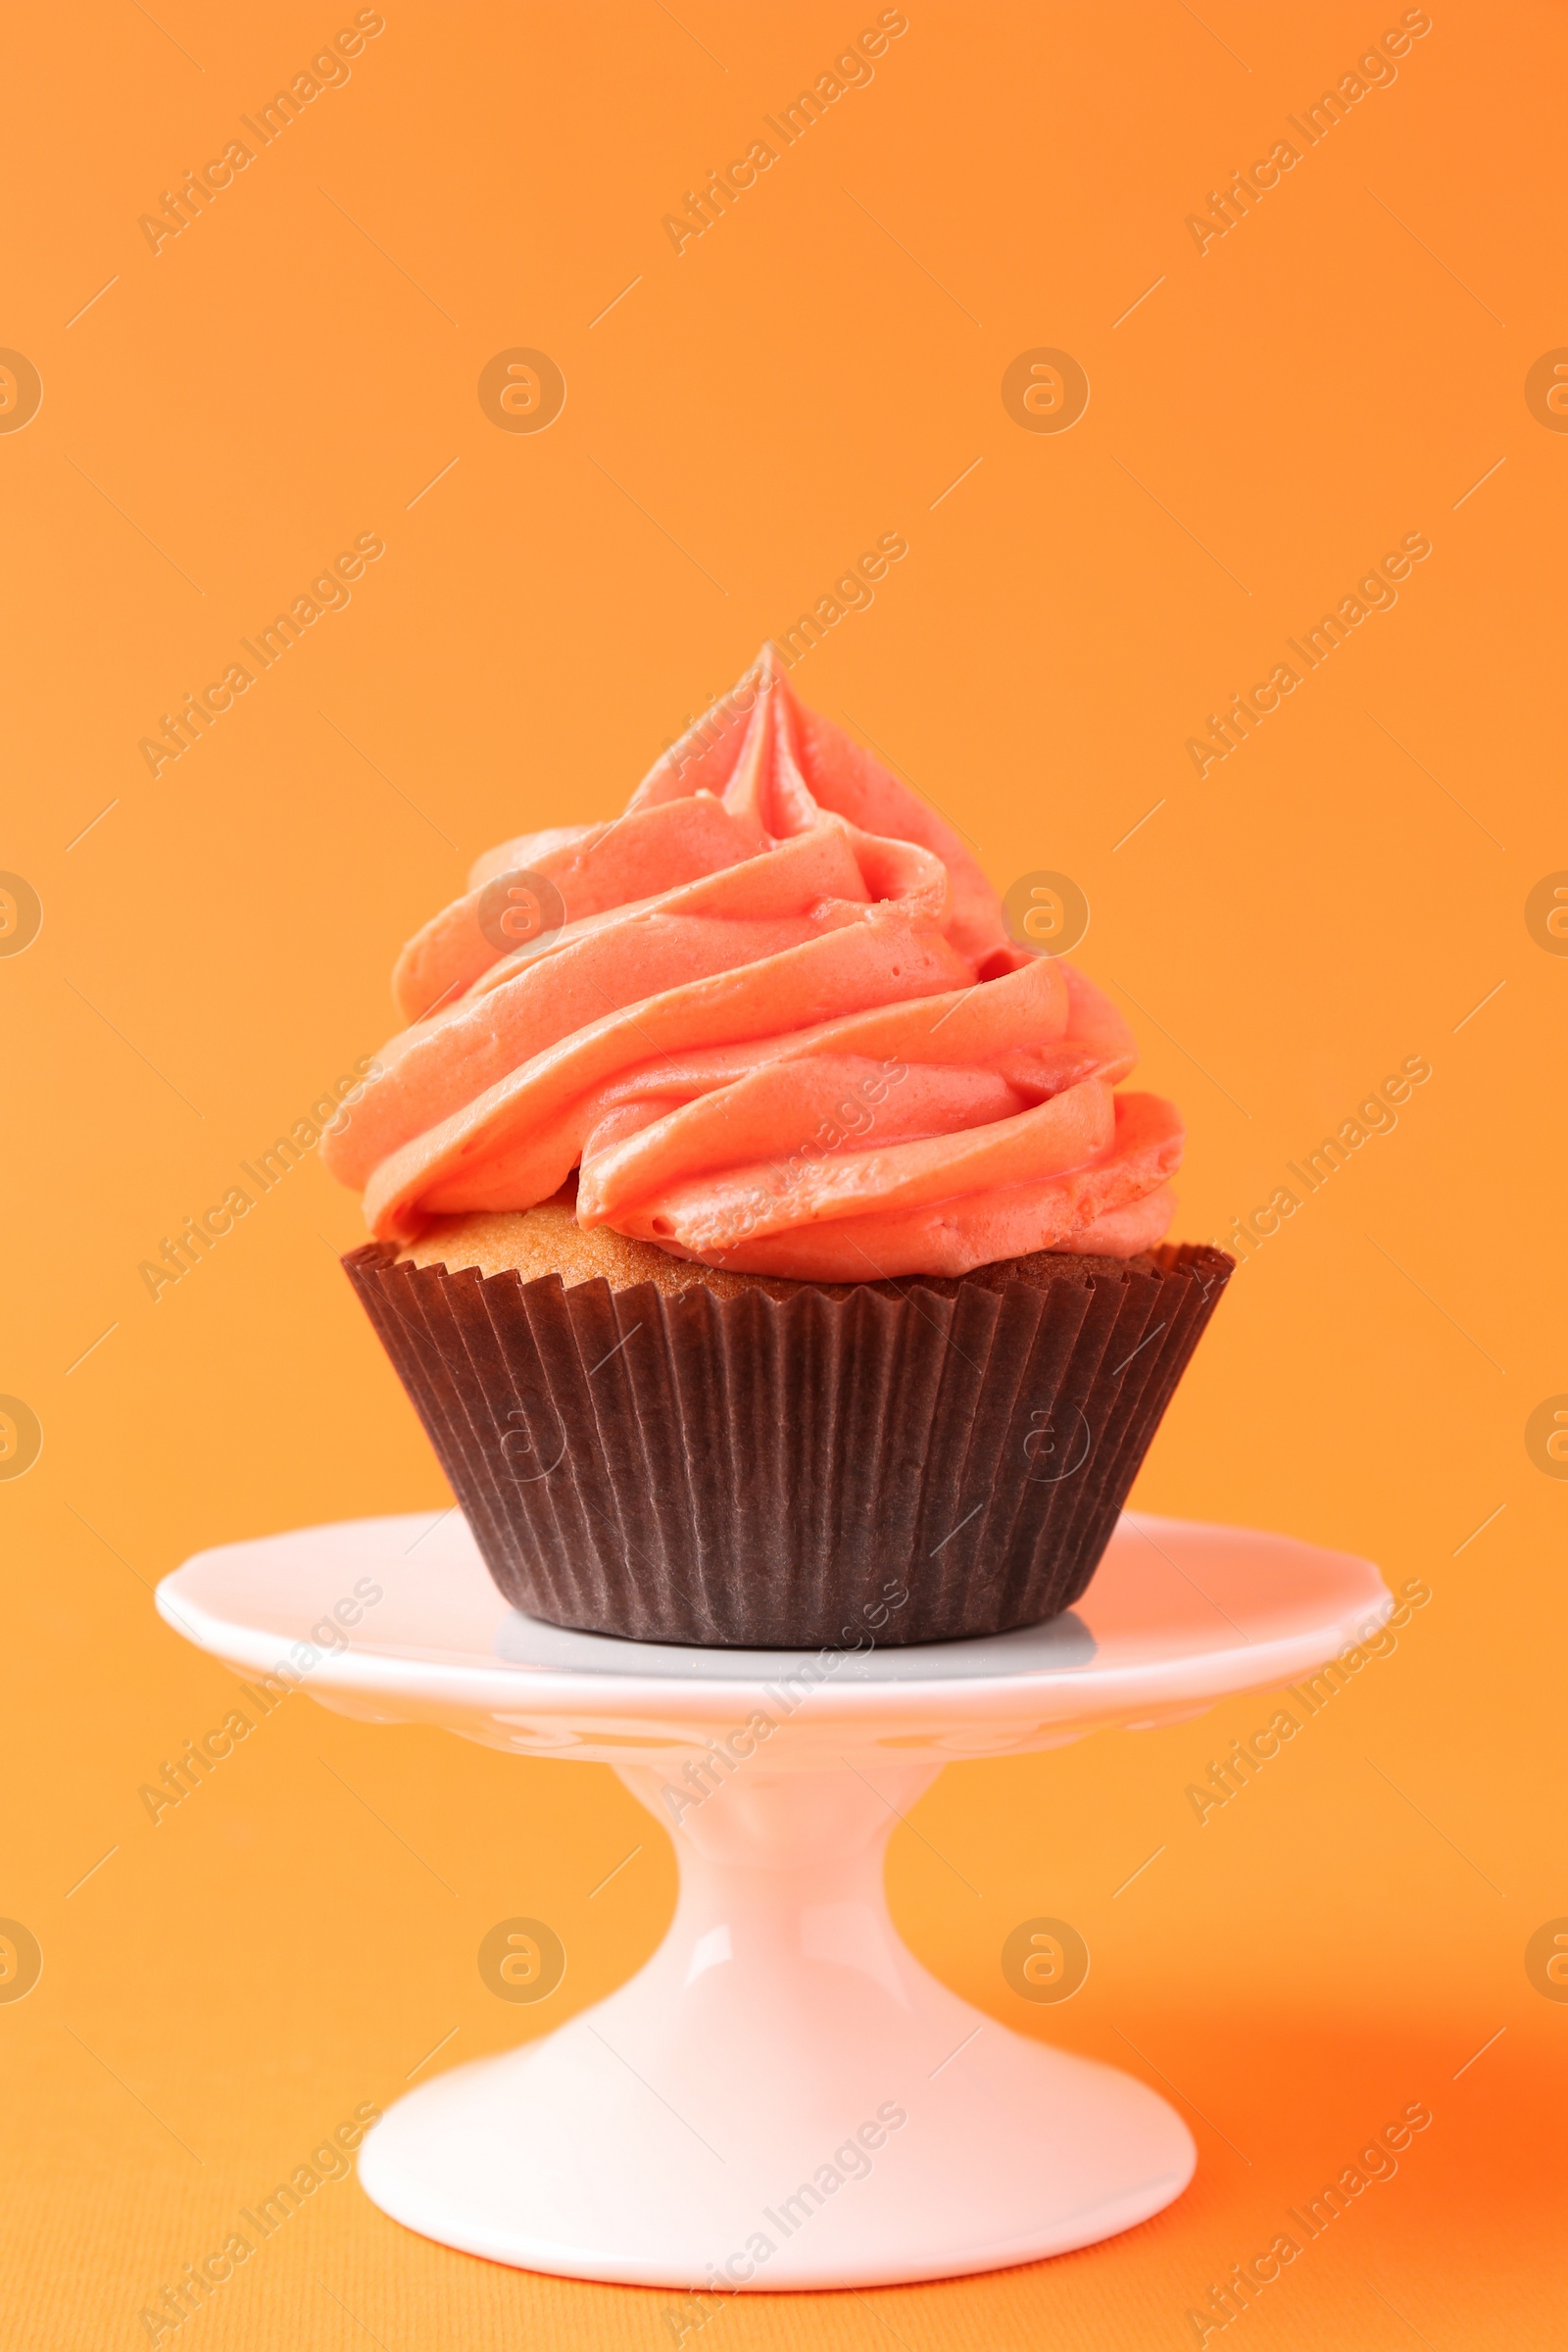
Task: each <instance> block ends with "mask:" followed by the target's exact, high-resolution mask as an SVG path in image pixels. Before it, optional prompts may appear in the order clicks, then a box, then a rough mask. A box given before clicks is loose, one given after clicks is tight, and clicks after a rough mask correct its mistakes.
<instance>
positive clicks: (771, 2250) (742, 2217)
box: [158, 1511, 1394, 2294]
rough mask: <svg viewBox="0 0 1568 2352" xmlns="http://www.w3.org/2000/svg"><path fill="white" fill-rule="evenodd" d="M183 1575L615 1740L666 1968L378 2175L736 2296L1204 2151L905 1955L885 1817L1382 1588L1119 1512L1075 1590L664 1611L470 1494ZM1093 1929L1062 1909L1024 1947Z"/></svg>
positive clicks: (401, 2194)
mask: <svg viewBox="0 0 1568 2352" xmlns="http://www.w3.org/2000/svg"><path fill="white" fill-rule="evenodd" d="M356 1588H358V1593H356ZM369 1592H374V1593H377V1594H378V1597H377V1598H376V1599H374V1600H373V1601H367V1599H366V1595H367V1593H369ZM158 1603H159V1607H160V1609H161V1610H162V1611H163V1613H164V1615H165V1617H167V1618H168V1620H169V1621H170V1623H171V1624H172V1625H173V1626H175V1627H176V1628H177V1629H178V1630H179V1631H180V1632H181V1633H183V1634H184V1635H186V1636H187V1637H188V1639H190V1640H191V1641H193V1642H197V1643H198V1644H199V1645H200V1646H201V1647H202V1648H204V1649H208V1650H212V1651H215V1652H216V1653H217V1655H218V1656H220V1657H221V1658H224V1659H226V1660H227V1661H228V1662H229V1663H230V1664H231V1665H233V1666H236V1667H238V1668H239V1669H240V1670H241V1672H242V1673H245V1674H249V1675H256V1674H279V1675H283V1676H289V1675H291V1676H292V1677H293V1678H294V1679H295V1680H296V1681H298V1682H300V1683H301V1684H302V1685H303V1687H304V1688H306V1689H308V1690H309V1691H310V1692H311V1694H312V1696H313V1697H315V1698H318V1699H319V1700H321V1702H322V1703H323V1704H324V1705H326V1706H328V1707H331V1708H333V1709H335V1710H336V1711H337V1712H338V1713H340V1714H345V1715H352V1716H356V1717H358V1718H359V1719H361V1720H362V1721H366V1722H370V1723H432V1724H440V1725H443V1726H444V1727H445V1728H446V1729H447V1730H449V1731H454V1732H459V1733H462V1734H463V1735H464V1737H465V1738H466V1739H470V1740H480V1741H482V1742H483V1743H484V1744H485V1745H486V1746H490V1747H502V1748H507V1749H509V1750H511V1751H512V1752H513V1753H514V1754H516V1755H528V1756H550V1757H553V1758H555V1759H557V1760H570V1759H578V1760H581V1761H582V1762H584V1763H596V1764H610V1765H612V1766H613V1768H614V1770H615V1771H616V1772H617V1773H618V1774H619V1776H620V1778H621V1779H622V1780H623V1781H624V1782H625V1784H626V1786H627V1787H628V1788H629V1789H631V1790H632V1791H633V1793H634V1794H635V1795H636V1796H637V1797H638V1798H639V1799H640V1800H641V1802H642V1803H643V1804H645V1805H646V1806H647V1808H648V1810H649V1811H650V1812H651V1813H652V1815H653V1816H654V1818H655V1820H656V1821H658V1822H660V1823H661V1824H662V1826H663V1827H664V1828H665V1829H666V1830H668V1831H669V1832H670V1834H671V1836H672V1838H673V1840H674V1844H675V1849H676V1854H677V1857H678V1861H679V1867H680V1875H681V1886H680V1897H679V1901H678V1903H677V1906H676V1910H675V1916H674V1919H673V1922H672V1923H671V1926H670V1929H669V1933H668V1935H667V1936H666V1937H665V1938H664V1941H663V1943H662V1945H661V1946H660V1948H659V1950H658V1951H657V1952H656V1953H655V1954H654V1956H653V1958H652V1959H651V1960H650V1961H649V1962H648V1963H647V1965H646V1966H645V1967H644V1968H643V1969H641V1970H640V1971H639V1972H638V1974H637V1975H636V1976H635V1977H633V1978H632V1979H631V1981H630V1982H629V1983H628V1984H626V1985H622V1986H621V1987H620V1989H619V1990H618V1991H617V1992H614V1993H613V1994H612V1995H611V1996H610V1998H609V1999H608V2000H604V2001H600V2002H599V2003H598V2004H597V2005H596V2006H595V2007H593V2008H591V2009H587V2010H584V2011H582V2012H581V2013H580V2014H579V2015H577V2016H575V2017H573V2018H571V2019H570V2020H569V2021H568V2022H567V2023H566V2024H564V2025H563V2026H560V2027H558V2028H557V2029H556V2031H555V2032H553V2033H549V2034H544V2035H542V2036H539V2037H536V2038H535V2039H533V2040H531V2041H528V2042H526V2043H524V2044H523V2045H522V2046H521V2047H519V2048H518V2049H516V2050H515V2051H512V2052H509V2053H507V2054H505V2055H503V2056H501V2057H492V2058H483V2059H479V2060H477V2061H475V2062H474V2063H472V2064H470V2065H467V2066H460V2067H455V2068H454V2069H453V2070H452V2071H451V2072H450V2073H447V2074H444V2075H440V2076H437V2077H436V2078H435V2079H434V2080H432V2081H431V2082H427V2083H425V2084H423V2085H421V2086H420V2087H419V2088H418V2089H417V2090H415V2091H412V2092H411V2093H409V2094H408V2096H406V2097H404V2098H402V2099H399V2100H398V2102H397V2103H396V2105H395V2106H393V2107H392V2108H391V2109H390V2110H389V2111H388V2113H387V2114H386V2116H385V2117H384V2118H383V2120H382V2121H381V2122H380V2123H378V2124H377V2125H376V2126H375V2128H374V2129H373V2130H372V2131H370V2132H369V2134H368V2137H367V2138H366V2141H365V2144H364V2147H363V2149H362V2152H361V2155H360V2178H361V2180H362V2181H363V2183H364V2186H365V2188H366V2190H367V2191H368V2194H369V2195H370V2196H371V2197H372V2198H373V2199H374V2201H375V2203H376V2204H377V2205H379V2206H381V2207H382V2209H383V2210H384V2211H385V2212H387V2213H389V2214H391V2215H392V2216H393V2217H394V2218H395V2219H396V2220H398V2221H400V2222H403V2223H405V2224H407V2226H408V2227H409V2228H410V2229H417V2230H419V2231H421V2232H422V2233H423V2234H424V2235H425V2236H426V2237H432V2238H436V2239H439V2240H440V2241H441V2242H442V2243H443V2244H446V2245H450V2246H459V2247H463V2248H465V2249H466V2251H467V2252H469V2253H473V2254H482V2255H487V2256H489V2257H490V2259H491V2260H492V2261H496V2262H505V2263H512V2264H515V2265H516V2266H518V2267H520V2268H523V2269H527V2270H537V2271H549V2272H555V2273H559V2274H563V2275H564V2276H567V2277H571V2278H602V2279H613V2280H621V2281H626V2282H630V2283H635V2284H640V2285H651V2286H664V2287H674V2288H697V2289H706V2290H708V2291H710V2292H717V2293H725V2294H727V2293H730V2292H733V2291H735V2290H736V2289H741V2288H779V2287H796V2288H800V2287H847V2286H873V2285H882V2284H888V2283H891V2282H894V2281H898V2280H908V2279H917V2278H951V2277H956V2276H959V2275H961V2274H964V2273H968V2272H974V2271H987V2270H994V2269H998V2268H1001V2267H1002V2266H1004V2265H1005V2264H1008V2263H1019V2262H1027V2261H1031V2260H1033V2259H1035V2258H1036V2257H1037V2256H1040V2255H1045V2254H1057V2253H1062V2252H1064V2251H1065V2250H1066V2249H1068V2248H1069V2247H1073V2246H1083V2245H1088V2244H1091V2243H1092V2242H1094V2241H1095V2240H1096V2239H1098V2238H1103V2237H1108V2236H1110V2235H1112V2234H1113V2233H1114V2232H1115V2231H1116V2230H1118V2229H1129V2228H1131V2227H1132V2225H1133V2224H1134V2223H1137V2222H1141V2221H1145V2220H1147V2219H1148V2217H1149V2216H1150V2215H1151V2214H1153V2213H1157V2212H1158V2211H1159V2210H1160V2208H1161V2207H1162V2206H1164V2205H1167V2204H1169V2202H1170V2201H1171V2199H1172V2198H1173V2197H1175V2196H1178V2195H1179V2194H1180V2192H1181V2190H1182V2189H1183V2188H1184V2187H1185V2186H1186V2184H1187V2182H1188V2180H1190V2179H1191V2177H1192V2172H1193V2167H1194V2163H1195V2161H1196V2153H1195V2150H1194V2146H1193V2141H1192V2136H1191V2134H1190V2133H1189V2131H1188V2130H1187V2127H1186V2125H1185V2124H1184V2123H1183V2122H1182V2121H1181V2119H1180V2117H1179V2116H1178V2115H1177V2114H1176V2113H1175V2111H1174V2110H1173V2109H1172V2108H1171V2107H1169V2106H1168V2105H1167V2104H1166V2102H1165V2101H1164V2100H1163V2099H1161V2098H1159V2097H1158V2096H1156V2094H1155V2093H1154V2092H1153V2091H1152V2090H1150V2089H1148V2088H1147V2087H1146V2086H1145V2085H1144V2084H1143V2083H1142V2082H1137V2081H1135V2080H1134V2079H1133V2078H1132V2077H1130V2076H1128V2075H1124V2074H1121V2073H1118V2072H1117V2071H1116V2070H1115V2069H1114V2068H1111V2067H1108V2066H1103V2065H1100V2064H1098V2063H1097V2062H1095V2061H1093V2060H1090V2059H1086V2058H1079V2057H1076V2056H1073V2055H1072V2054H1070V2053H1069V2052H1067V2051H1063V2050H1059V2049H1056V2048H1054V2047H1053V2046H1052V2044H1051V2043H1050V2042H1049V2041H1047V2040H1037V2039H1035V2038H1033V2037H1032V2036H1026V2035H1024V2034H1016V2033H1013V2032H1012V2031H1010V2030H1009V2028H1007V2027H1006V2026H1004V2025H1000V2024H999V2023H998V2022H997V2021H996V2019H995V2018H993V2017H991V2016H988V2015H987V2014H986V2013H985V2012H983V2011H981V2010H979V2009H975V2008H972V2007H971V2006H970V2005H969V2004H968V2003H967V2002H965V2001H961V2000H959V1999H958V1998H957V1997H956V1995H955V1994H953V1993H952V1992H950V1991H948V1989H947V1988H946V1986H945V1985H940V1984H939V1983H938V1982H937V1980H936V1979H935V1978H934V1977H933V1976H931V1975H930V1974H929V1973H928V1971H927V1970H925V1969H924V1968H922V1967H921V1966H920V1964H919V1962H918V1961H916V1960H915V1959H914V1957H913V1955H912V1954H911V1953H910V1952H909V1950H908V1949H907V1946H906V1945H905V1943H904V1942H903V1940H902V1938H901V1937H900V1936H899V1933H898V1931H897V1929H896V1928H895V1926H894V1924H893V1921H892V1919H891V1917H890V1916H889V1913H888V1908H887V1903H886V1898H885V1896H884V1893H883V1886H882V1858H883V1849H884V1847H885V1845H886V1842H887V1838H888V1834H889V1831H890V1830H891V1829H892V1827H893V1826H894V1824H895V1823H896V1822H897V1821H898V1820H900V1819H901V1818H902V1817H903V1816H904V1815H905V1814H906V1813H907V1811H908V1809H909V1807H910V1806H911V1805H912V1804H913V1803H914V1801H915V1800H916V1798H917V1797H919V1796H920V1795H921V1794H922V1793H923V1791H924V1790H925V1789H928V1788H929V1787H930V1785H931V1783H932V1782H933V1781H934V1780H935V1778H936V1776H937V1774H938V1773H939V1772H940V1771H941V1769H942V1767H943V1766H944V1765H945V1764H950V1763H954V1762H956V1761H958V1760H960V1759H963V1758H974V1757H981V1756H1004V1755H1016V1754H1021V1753H1024V1752H1026V1751H1029V1750H1033V1749H1039V1748H1047V1747H1054V1746H1058V1745H1061V1744H1063V1743H1064V1742H1066V1741H1068V1740H1076V1739H1080V1738H1081V1737H1082V1736H1083V1735H1084V1734H1085V1733H1087V1732H1090V1731H1094V1730H1097V1729H1101V1728H1105V1727H1112V1726H1122V1727H1125V1728H1127V1729H1130V1730H1140V1731H1141V1730H1147V1729H1149V1728H1151V1727H1152V1726H1154V1725H1157V1724H1162V1723H1170V1722H1175V1721H1178V1720H1180V1719H1181V1718H1182V1717H1183V1716H1187V1715H1194V1714H1200V1713H1201V1712H1202V1711H1203V1710H1204V1709H1205V1708H1206V1707H1207V1706H1208V1705H1210V1704H1211V1703H1212V1702H1213V1701H1214V1700H1215V1699H1218V1698H1221V1697H1223V1696H1225V1695H1227V1694H1229V1693H1230V1692H1233V1691H1253V1690H1267V1689H1270V1688H1274V1687H1278V1686H1280V1685H1283V1684H1285V1683H1289V1682H1293V1681H1295V1680H1296V1679H1297V1678H1298V1677H1299V1676H1300V1675H1302V1674H1304V1673H1306V1672H1308V1671H1309V1670H1311V1669H1312V1668H1314V1667H1316V1666H1318V1665H1320V1664H1321V1663H1322V1661H1323V1660H1324V1659H1325V1658H1326V1657H1329V1656H1332V1655H1333V1654H1334V1653H1335V1652H1336V1651H1338V1650H1340V1649H1342V1648H1344V1647H1345V1646H1346V1645H1347V1644H1348V1643H1349V1642H1354V1641H1356V1640H1359V1639H1363V1638H1365V1637H1366V1636H1367V1635H1368V1634H1369V1633H1371V1632H1372V1631H1373V1630H1374V1628H1375V1627H1376V1626H1378V1625H1379V1624H1381V1623H1382V1621H1383V1619H1384V1618H1385V1617H1386V1616H1387V1615H1388V1613H1389V1611H1390V1610H1391V1609H1392V1607H1393V1605H1394V1604H1393V1600H1392V1598H1391V1596H1390V1594H1389V1593H1388V1592H1387V1590H1386V1588H1385V1587H1384V1585H1383V1582H1382V1580H1381V1578H1380V1577H1379V1575H1378V1573H1377V1570H1376V1569H1375V1568H1373V1567H1372V1566H1370V1565H1369V1563H1368V1562H1366V1561H1364V1560H1358V1559H1353V1558H1350V1557H1348V1555H1346V1554H1344V1553H1340V1552H1330V1551H1319V1550H1316V1549H1313V1548H1312V1547H1311V1546H1309V1545H1307V1544H1297V1543H1292V1542H1289V1541H1287V1540H1286V1539H1285V1538H1283V1537H1279V1536H1270V1535H1257V1534H1252V1533H1249V1532H1247V1531H1245V1530H1242V1529H1238V1528H1224V1527H1203V1526H1196V1525H1190V1524H1187V1523H1184V1522H1181V1521H1177V1520H1170V1519H1157V1518H1150V1517H1145V1516H1141V1515H1138V1514H1134V1513H1128V1514H1126V1515H1124V1516H1123V1518H1122V1520H1121V1522H1120V1524H1119V1526H1118V1528H1117V1530H1116V1533H1115V1535H1114V1537H1113V1538H1112V1541H1111V1544H1110V1547H1109V1549H1108V1551H1107V1552H1106V1554H1105V1557H1104V1560H1103V1563H1102V1566H1101V1568H1100V1570H1099V1573H1098V1574H1097V1576H1096V1578H1095V1581H1094V1583H1093V1584H1092V1585H1091V1586H1090V1589H1089V1591H1088V1593H1086V1594H1085V1596H1084V1598H1083V1599H1082V1601H1080V1602H1079V1604H1078V1606H1077V1608H1076V1609H1073V1610H1070V1611H1069V1612H1068V1613H1067V1614H1066V1615H1065V1616H1063V1617H1060V1618H1057V1619H1056V1620H1055V1621H1054V1623H1053V1624H1051V1625H1047V1626H1039V1627H1035V1628H1031V1629H1029V1630H1026V1631H1024V1632H1020V1633H1014V1634H1004V1635H1001V1636H998V1637H995V1638H991V1639H985V1640H979V1641H970V1642H942V1643H935V1644H930V1645H926V1646H920V1647H912V1648H888V1647H877V1646H869V1644H870V1642H872V1640H873V1637H872V1636H870V1635H867V1636H865V1637H864V1639H863V1641H862V1645H861V1646H860V1647H859V1648H845V1649H834V1650H823V1651H772V1650H766V1651H763V1650H714V1649H682V1648H672V1647H662V1646H659V1645H655V1644H650V1643H644V1642H618V1641H615V1640H613V1639H611V1638H609V1637H607V1636H604V1635H598V1634H579V1633H568V1632H564V1631H562V1630H561V1629H560V1628H558V1627H555V1626H549V1625H544V1624H541V1623H539V1622H538V1621H537V1620H535V1619H532V1618H528V1617H524V1616H522V1615H521V1614H520V1613H519V1612H518V1611H516V1610H515V1609H512V1608H509V1607H508V1605H507V1603H506V1602H505V1601H504V1600H503V1599H502V1597H501V1595H500V1593H498V1592H497V1591H496V1589H495V1587H494V1586H493V1585H492V1583H491V1582H490V1578H489V1576H488V1574H487V1573H486V1571H485V1569H484V1566H483V1564H482V1562H481V1560H480V1558H479V1555H478V1553H477V1551H476V1550H475V1548H474V1544H473V1540H472V1538H471V1536H470V1535H469V1533H468V1529H467V1526H466V1523H465V1521H464V1520H463V1518H462V1517H461V1516H460V1515H459V1514H458V1513H457V1512H456V1511H452V1512H450V1513H447V1514H445V1515H444V1516H443V1517H441V1518H439V1519H435V1520H432V1519H431V1518H429V1517H426V1516H417V1517H407V1518H394V1519H368V1520H358V1521H354V1522H351V1523H349V1524H346V1525H343V1526H337V1527H319V1528H307V1529H304V1530H302V1531H300V1532H298V1533H296V1534H293V1535H285V1536H274V1537H270V1538H267V1539H265V1540H263V1541H260V1542H256V1543H249V1544H226V1545H224V1546H223V1547H222V1548H221V1549H220V1550H215V1551H206V1552H202V1553H199V1554H198V1555H197V1557H196V1558H195V1559H193V1560H190V1561H188V1562H187V1564H186V1565H185V1566H184V1567H183V1568H181V1569H180V1570H179V1571H178V1572H177V1574H175V1575H173V1576H171V1577H169V1578H166V1580H165V1581H164V1583H163V1584H162V1585H161V1586H160V1587H159V1592H158ZM340 1604H341V1606H340ZM350 1619H352V1620H353V1621H354V1622H353V1624H352V1630H348V1631H343V1630H342V1629H343V1627H344V1621H345V1620H350ZM334 1626H335V1627H337V1628H338V1629H339V1630H338V1631H337V1632H336V1633H334V1632H332V1631H330V1630H328V1629H330V1628H333V1627H334ZM336 1640H341V1641H342V1642H344V1643H345V1646H343V1647H338V1648H334V1647H333V1646H331V1644H332V1642H334V1641H336ZM1067 1965H1068V1958H1067V1954H1066V1949H1065V1947H1064V1946H1063V1945H1062V1943H1061V1942H1060V1941H1059V1940H1058V1939H1053V1937H1052V1936H1051V1935H1050V1933H1049V1932H1047V1933H1045V1934H1043V1936H1041V1937H1040V1938H1039V1940H1038V1943H1037V1947H1036V1948H1035V1950H1034V1951H1033V1952H1032V1954H1031V1955H1030V1958H1029V1961H1028V1974H1029V1978H1030V1981H1031V1982H1032V1983H1040V1984H1042V1985H1050V1984H1051V1983H1052V1982H1053V1979H1054V1978H1056V1979H1057V1981H1061V1982H1065V1979H1064V1978H1062V1977H1060V1975H1059V1972H1061V1971H1062V1970H1063V1969H1064V1968H1066V1967H1067ZM504 1968H505V1970H507V1971H510V1976H511V1981H512V1982H514V1983H515V1984H516V1985H518V1986H519V1987H520V1988H521V1989H522V1990H523V1991H524V1992H525V1991H526V1987H527V1985H528V1984H529V1982H530V1980H533V1981H536V1982H538V1983H540V1984H541V1985H543V1984H544V1983H545V1978H546V1975H547V1974H548V1973H549V1972H550V1968H551V1956H550V1954H549V1952H548V1951H547V1950H546V1949H545V1948H544V1947H543V1946H542V1945H541V1944H540V1943H539V1942H538V1941H536V1940H535V1939H532V1938H531V1937H530V1936H528V1935H526V1934H522V1935H520V1936H517V1937H516V1938H515V1948H514V1949H513V1951H512V1952H511V1954H510V1955H509V1957H508V1959H507V1961H506V1962H505V1964H504Z"/></svg>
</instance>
